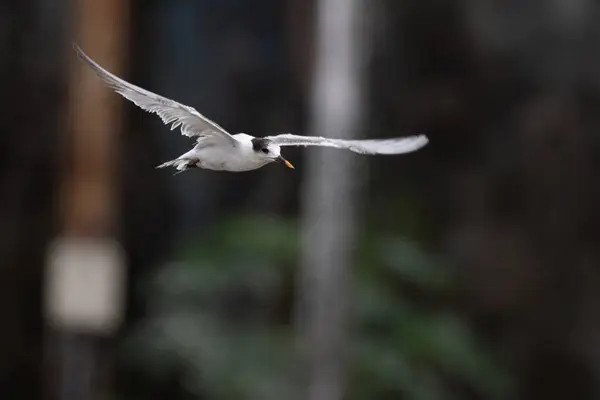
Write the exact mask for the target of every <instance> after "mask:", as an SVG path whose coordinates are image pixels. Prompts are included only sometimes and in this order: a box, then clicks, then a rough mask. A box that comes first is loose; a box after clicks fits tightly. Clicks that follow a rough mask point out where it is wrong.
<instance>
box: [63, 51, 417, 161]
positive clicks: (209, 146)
mask: <svg viewBox="0 0 600 400" xmlns="http://www.w3.org/2000/svg"><path fill="white" fill-rule="evenodd" d="M74 47H75V50H76V51H77V54H78V55H79V57H80V58H81V59H82V60H83V61H85V62H86V63H87V64H88V65H89V66H90V67H91V68H92V69H93V70H94V72H95V73H96V74H97V75H98V76H99V77H100V78H101V79H102V80H103V81H104V83H106V84H107V85H108V86H109V87H111V88H112V89H113V90H114V91H115V92H117V93H119V94H120V95H121V96H123V97H125V98H126V99H127V100H130V101H132V102H133V103H134V104H136V105H137V106H139V107H140V108H142V109H143V110H146V111H148V112H151V113H155V114H157V115H158V116H159V117H160V118H161V119H162V121H163V122H164V123H165V124H167V125H168V124H171V130H173V129H176V128H180V130H181V133H182V134H183V135H185V136H188V137H196V138H197V141H196V145H195V146H194V147H193V148H192V149H191V150H190V151H188V152H187V153H185V154H182V155H181V156H179V157H178V158H176V159H174V160H171V161H168V162H165V163H163V164H161V165H159V166H158V167H157V168H164V167H174V168H175V169H177V170H178V171H179V172H183V171H185V170H187V169H189V168H194V167H198V168H204V169H210V170H215V171H230V172H242V171H251V170H254V169H258V168H260V167H262V166H264V165H266V164H269V163H272V162H279V163H282V164H284V165H286V166H288V167H289V168H294V167H293V166H292V164H291V163H290V162H289V161H287V160H286V159H285V158H283V157H282V156H281V147H283V146H322V147H334V148H338V149H345V150H350V151H353V152H355V153H359V154H402V153H410V152H413V151H416V150H418V149H420V148H421V147H423V146H425V145H426V144H427V143H428V139H427V137H426V136H425V135H415V136H408V137H402V138H392V139H381V140H378V139H369V140H343V139H331V138H324V137H319V136H299V135H292V134H287V133H286V134H282V135H277V136H267V137H264V138H257V137H254V136H251V135H247V134H245V133H239V134H236V135H231V134H229V133H228V132H227V131H226V130H225V129H223V128H222V127H221V126H219V125H218V124H217V123H215V122H213V121H211V120H209V119H208V118H206V117H205V116H203V115H202V114H200V113H199V112H198V111H196V110H195V109H194V108H192V107H189V106H186V105H184V104H181V103H178V102H176V101H174V100H171V99H168V98H166V97H163V96H160V95H158V94H155V93H152V92H150V91H148V90H145V89H142V88H141V87H138V86H136V85H133V84H131V83H129V82H127V81H125V80H123V79H121V78H119V77H118V76H116V75H113V74H112V73H110V72H108V71H107V70H105V69H104V68H102V67H101V66H100V65H99V64H98V63H96V62H95V61H94V60H92V59H91V58H90V57H89V56H87V55H86V54H85V53H84V52H83V50H81V48H79V47H78V46H77V45H74Z"/></svg>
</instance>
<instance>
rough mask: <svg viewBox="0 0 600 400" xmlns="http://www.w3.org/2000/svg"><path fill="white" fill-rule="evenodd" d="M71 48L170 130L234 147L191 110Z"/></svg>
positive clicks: (221, 131) (227, 136)
mask: <svg viewBox="0 0 600 400" xmlns="http://www.w3.org/2000/svg"><path fill="white" fill-rule="evenodd" d="M73 47H74V48H75V51H77V54H78V55H79V57H80V58H81V59H82V60H83V61H85V62H86V63H87V64H88V65H89V66H90V67H91V68H92V69H93V70H94V72H95V73H96V74H97V75H98V76H99V77H100V78H101V79H102V80H103V81H104V82H105V83H106V84H107V85H108V86H109V87H111V88H112V89H113V90H114V91H115V92H117V93H119V94H120V95H121V96H123V97H125V98H126V99H127V100H130V101H132V102H133V103H135V104H136V105H137V106H138V107H140V108H142V109H143V110H146V111H148V112H151V113H155V114H157V115H158V116H159V117H160V118H161V119H162V121H163V122H164V123H165V124H167V125H168V124H172V125H171V130H173V129H175V128H177V127H181V133H182V134H183V135H185V136H188V137H194V136H198V137H207V136H212V137H220V138H223V139H225V140H227V141H229V142H230V143H231V144H232V145H236V144H237V141H236V140H235V139H234V138H233V137H232V136H231V135H230V134H229V133H228V132H227V131H226V130H225V129H223V128H221V127H220V126H219V125H217V124H216V123H215V122H213V121H211V120H209V119H208V118H206V117H205V116H203V115H202V114H200V113H199V112H198V111H196V110H195V109H194V108H192V107H189V106H186V105H184V104H180V103H178V102H176V101H174V100H171V99H167V98H166V97H162V96H159V95H157V94H155V93H152V92H150V91H148V90H145V89H142V88H141V87H139V86H136V85H133V84H131V83H129V82H127V81H125V80H123V79H121V78H119V77H118V76H116V75H113V74H111V73H110V72H108V71H107V70H105V69H104V68H102V67H101V66H100V65H99V64H98V63H96V62H95V61H94V60H92V59H91V58H90V57H89V56H88V55H87V54H85V53H84V52H83V50H81V48H79V46H77V45H75V44H74V45H73Z"/></svg>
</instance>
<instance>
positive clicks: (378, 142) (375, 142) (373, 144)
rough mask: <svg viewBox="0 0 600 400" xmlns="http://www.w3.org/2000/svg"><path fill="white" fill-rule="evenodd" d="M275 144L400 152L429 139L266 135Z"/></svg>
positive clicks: (420, 136) (375, 152)
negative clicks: (345, 138)
mask: <svg viewBox="0 0 600 400" xmlns="http://www.w3.org/2000/svg"><path fill="white" fill-rule="evenodd" d="M265 139H268V140H269V141H270V142H271V143H273V144H275V145H277V146H324V147H335V148H338V149H345V150H350V151H353V152H355V153H359V154H402V153H410V152H413V151H416V150H419V149H420V148H421V147H423V146H425V145H426V144H427V143H428V142H429V139H427V136H425V135H415V136H407V137H402V138H392V139H367V140H344V139H330V138H324V137H320V136H300V135H292V134H289V133H286V134H282V135H277V136H268V137H266V138H265Z"/></svg>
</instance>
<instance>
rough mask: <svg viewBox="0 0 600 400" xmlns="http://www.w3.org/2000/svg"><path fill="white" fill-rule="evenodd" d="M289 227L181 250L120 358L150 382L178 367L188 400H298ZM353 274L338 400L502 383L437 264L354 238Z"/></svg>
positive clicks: (293, 251) (428, 398)
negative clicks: (192, 397)
mask: <svg viewBox="0 0 600 400" xmlns="http://www.w3.org/2000/svg"><path fill="white" fill-rule="evenodd" d="M298 243H299V235H298V229H297V226H296V224H295V223H292V222H289V221H284V220H281V219H273V218H268V217H238V218H233V219H231V220H230V221H228V222H226V223H224V224H223V225H221V226H219V227H218V228H217V229H216V230H214V231H212V232H211V233H210V235H206V236H202V237H195V238H191V239H190V240H189V242H187V244H186V245H184V246H182V249H181V253H180V254H181V255H180V263H178V264H173V265H170V266H168V267H166V268H164V269H163V270H162V271H161V273H160V274H158V275H157V276H156V277H154V278H153V279H152V280H151V281H150V282H148V284H147V285H146V286H145V289H144V290H145V291H146V295H147V297H148V299H149V302H150V313H151V318H150V319H149V320H148V321H147V323H146V324H144V325H143V326H140V327H139V329H138V330H137V332H136V333H135V334H134V335H132V336H131V338H130V340H129V342H128V345H127V347H126V351H127V352H126V353H125V354H124V355H125V357H126V358H127V360H128V361H129V362H137V363H138V368H143V369H145V370H147V371H149V372H151V373H153V374H161V373H164V372H165V371H166V370H167V369H168V368H169V367H170V366H173V365H178V366H184V367H185V370H186V371H187V375H186V382H185V383H186V385H187V387H188V388H189V391H190V392H192V393H197V394H198V395H200V394H208V396H209V398H213V399H236V400H237V399H264V400H269V399H273V400H275V399H277V400H279V399H282V398H283V399H289V400H293V399H295V398H299V397H300V395H301V394H302V393H303V386H302V381H301V380H300V379H299V378H298V377H299V376H300V372H301V371H299V368H298V363H297V360H298V354H296V351H298V350H297V349H298V346H296V343H295V337H294V332H293V330H292V329H291V324H290V321H291V318H292V316H291V308H292V307H291V301H290V299H291V298H293V296H292V294H291V293H290V292H291V291H292V290H293V287H294V285H293V278H294V273H295V271H294V270H295V267H296V260H297V258H298V251H299V247H298ZM357 250H358V260H359V262H358V263H357V264H358V265H357V268H356V270H355V271H353V276H354V283H353V287H352V292H351V293H352V303H353V318H352V320H353V327H352V331H351V332H350V346H349V347H350V348H349V351H350V358H349V373H350V374H351V378H352V379H350V380H349V382H350V388H349V397H348V398H349V399H356V400H362V399H374V398H390V397H392V398H393V397H399V398H402V399H410V400H421V399H423V400H445V399H454V398H461V393H464V392H461V391H460V390H459V389H457V387H461V388H466V389H468V390H469V391H471V392H475V393H478V394H480V395H481V396H482V397H483V398H488V399H500V398H505V396H507V395H508V392H507V388H509V382H508V380H507V378H506V377H505V376H504V375H503V373H502V372H501V371H500V370H499V369H498V368H497V367H496V366H495V364H494V363H493V362H492V360H491V357H490V356H489V354H488V353H487V352H486V351H485V349H484V346H483V345H482V344H481V343H479V341H478V340H477V338H476V337H475V335H474V334H473V333H472V332H471V331H470V329H469V327H468V325H467V324H466V323H465V321H463V320H462V319H461V318H460V316H459V315H458V314H457V312H456V311H454V310H452V309H447V307H444V305H445V304H447V303H448V302H447V301H444V300H445V299H447V298H448V296H451V294H452V291H453V290H454V289H453V283H452V279H451V277H450V276H449V275H448V274H447V273H446V271H445V270H444V268H443V264H442V263H441V262H440V261H439V260H438V259H437V258H436V257H434V256H431V255H429V254H427V253H426V252H425V251H424V250H423V249H422V248H421V247H419V245H418V244H417V243H415V242H412V241H410V240H408V239H406V238H401V237H400V238H399V237H390V236H384V237H380V236H377V235H374V234H371V233H369V234H365V235H364V236H363V237H362V238H360V240H359V247H358V249H357Z"/></svg>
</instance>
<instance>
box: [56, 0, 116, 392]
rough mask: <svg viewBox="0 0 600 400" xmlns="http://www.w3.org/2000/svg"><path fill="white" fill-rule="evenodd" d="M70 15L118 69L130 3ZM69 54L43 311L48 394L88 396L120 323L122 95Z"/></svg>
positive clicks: (98, 5) (82, 35)
mask: <svg viewBox="0 0 600 400" xmlns="http://www.w3.org/2000/svg"><path fill="white" fill-rule="evenodd" d="M72 15H73V18H74V19H73V23H74V32H75V34H74V38H75V41H76V42H77V43H78V44H79V45H80V46H81V47H82V48H83V49H84V50H85V51H86V52H87V53H88V54H90V55H91V56H92V57H94V59H96V60H98V61H99V62H100V63H102V65H104V66H106V67H107V68H108V69H109V70H111V71H114V72H116V73H120V72H121V71H122V66H123V61H124V60H123V55H124V54H125V49H126V46H125V45H126V43H127V40H128V36H127V31H128V29H127V27H128V2H127V1H126V0H75V1H74V2H73V12H72ZM69 56H70V58H71V64H70V65H71V67H72V75H71V78H72V79H71V81H70V93H69V94H70V97H69V100H70V103H69V110H68V112H69V114H68V118H67V119H68V124H67V125H68V127H67V129H66V130H65V133H66V135H65V140H64V142H63V145H64V149H65V151H64V153H63V156H64V158H65V163H64V166H65V171H64V178H63V179H62V181H61V184H62V187H61V191H60V196H61V197H60V202H59V204H60V209H59V210H58V211H59V215H60V219H59V220H60V224H61V225H60V226H61V233H60V236H59V237H58V238H57V239H56V240H55V241H54V243H53V244H52V245H51V247H50V249H49V257H48V268H47V273H46V287H45V314H46V319H47V323H48V326H49V328H50V329H49V333H50V334H49V340H47V344H49V345H54V346H53V349H55V350H56V351H55V352H53V355H56V356H57V358H58V360H59V362H58V364H59V366H58V371H59V373H58V374H59V379H58V380H57V382H58V386H59V388H51V391H52V392H55V394H57V396H52V397H53V398H56V397H57V398H59V399H61V400H91V399H98V398H99V397H100V396H101V392H104V393H103V394H106V391H107V390H106V389H107V388H106V379H105V377H104V376H102V374H101V373H100V372H103V371H102V370H103V369H104V368H103V367H104V365H105V364H106V362H107V361H108V360H107V359H106V356H105V355H104V354H103V352H102V351H101V350H100V347H101V342H102V339H104V338H110V337H111V336H112V335H113V334H114V333H115V331H116V330H117V329H118V328H119V326H120V323H121V319H122V317H123V308H124V304H123V300H124V293H123V291H124V284H125V282H124V278H125V271H124V266H123V256H122V254H121V250H120V247H119V245H118V243H117V242H116V241H115V239H114V236H115V233H116V230H117V229H118V212H117V210H118V207H117V204H116V199H117V192H116V188H117V187H118V184H117V181H116V175H117V174H116V172H117V168H116V167H117V166H118V165H119V160H118V132H119V130H120V126H121V118H120V113H119V112H118V107H117V105H118V104H119V103H118V102H119V101H121V99H120V98H119V97H118V96H117V95H115V94H114V93H112V91H111V90H110V89H108V88H106V87H105V86H104V85H103V84H102V83H101V82H100V80H99V79H98V78H97V77H96V76H95V75H94V74H93V73H91V72H90V71H89V70H87V69H86V67H85V66H84V65H83V64H82V63H81V62H80V61H79V60H78V59H77V57H76V56H75V53H74V52H70V53H69ZM55 346H56V347H55ZM49 364H50V365H52V364H54V362H53V361H50V362H49ZM54 367H55V368H56V365H54ZM102 386H104V387H102ZM53 389H54V390H53ZM102 397H104V396H102Z"/></svg>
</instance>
